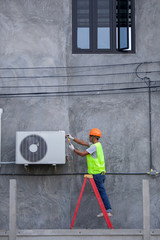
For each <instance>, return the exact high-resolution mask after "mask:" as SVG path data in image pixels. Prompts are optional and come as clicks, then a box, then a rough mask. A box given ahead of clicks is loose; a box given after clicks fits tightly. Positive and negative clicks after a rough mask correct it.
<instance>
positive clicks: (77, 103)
mask: <svg viewBox="0 0 160 240" xmlns="http://www.w3.org/2000/svg"><path fill="white" fill-rule="evenodd" d="M0 5H1V7H0V67H8V68H11V67H13V68H18V69H14V70H13V69H12V70H9V69H7V70H0V76H3V77H6V76H12V77H13V76H14V77H18V76H35V75H36V76H42V75H43V76H44V75H50V76H55V75H61V76H64V75H66V74H67V75H68V77H67V78H66V77H57V78H55V77H51V78H37V79H35V78H34V79H33V78H27V79H25V78H24V79H23V78H22V79H19V78H10V79H6V78H1V79H0V81H1V86H3V87H4V86H20V85H32V86H42V85H51V84H52V85H53V84H54V85H56V84H65V85H68V87H67V88H66V87H64V88H60V87H59V88H53V89H51V88H50V90H51V91H52V90H53V91H62V90H63V91H66V90H86V89H88V90H90V89H91V87H90V86H88V87H87V88H86V87H85V88H84V87H82V88H78V87H76V88H71V87H69V85H71V84H79V83H81V84H91V83H106V82H111V83H117V85H116V87H118V88H119V87H121V85H120V83H122V82H130V84H126V85H123V86H125V87H126V86H129V87H132V86H137V85H136V84H137V83H138V82H139V81H141V80H140V79H139V78H138V77H137V76H136V74H130V75H128V74H124V75H120V74H117V75H114V76H113V75H112V76H111V75H108V76H104V77H91V76H90V77H89V76H88V77H74V78H73V77H70V75H73V74H84V75H88V74H92V75H97V74H109V73H113V72H114V73H119V72H128V71H130V72H131V71H132V72H135V70H136V67H137V65H134V64H133V65H121V66H113V67H105V68H101V69H97V68H80V69H79V68H76V69H75V68H74V69H73V68H64V69H59V68H56V67H59V66H63V67H69V66H84V65H86V66H95V65H109V64H113V65H114V64H122V63H123V64H126V63H131V62H132V63H135V62H144V61H156V60H159V59H160V52H159V38H160V33H159V31H158V29H159V11H160V4H159V0H153V1H149V0H141V1H136V9H135V12H136V53H135V54H125V55H124V54H116V55H115V54H109V55H108V54H92V55H89V54H78V55H76V54H72V49H71V48H72V25H71V13H72V11H71V0H45V1H44V0H40V1H38V0H35V1H31V0H27V1H26V0H21V1H20V0H12V1H9V0H0ZM37 66H41V67H55V68H51V69H21V68H24V67H26V68H33V67H37ZM138 70H139V71H146V70H147V71H149V70H150V71H154V70H155V71H157V70H159V63H157V64H145V65H141V66H140V67H139V69H138ZM140 76H141V77H145V76H144V75H143V74H141V75H140ZM146 76H147V77H150V79H151V80H152V81H154V80H159V74H158V73H154V74H153V73H152V74H147V75H146ZM133 83H134V84H133ZM138 86H146V85H145V83H142V84H141V85H139V83H138ZM92 88H93V87H92ZM99 88H101V89H104V88H105V87H104V86H103V87H99ZM94 89H97V87H94ZM45 90H46V88H42V91H45ZM47 90H48V88H47ZM24 91H25V92H34V91H35V92H37V91H40V90H39V88H38V87H35V88H27V89H26V88H25V89H19V88H17V89H16V88H15V89H13V88H11V89H4V88H3V89H0V93H17V92H19V93H21V92H24ZM159 98H160V96H159V92H158V91H157V92H154V93H152V137H153V166H154V168H155V169H157V170H160V168H159V142H160V141H159V136H160V134H159V133H160V128H159V119H160V110H159V100H160V99H159ZM0 107H1V108H3V110H4V113H3V115H2V161H4V162H7V161H11V162H13V161H15V134H16V131H32V130H33V131H34V130H41V131H50V130H52V131H54V130H56V131H57V130H65V131H66V132H68V131H69V132H70V133H71V134H72V135H73V136H76V137H78V138H82V139H84V140H88V133H89V131H90V129H91V128H93V127H97V128H100V129H101V130H102V139H101V142H102V144H103V148H104V154H105V159H106V165H107V171H108V172H127V173H128V172H147V171H150V163H149V160H150V158H149V118H148V116H149V113H148V92H146V93H135V92H133V93H130V94H118V95H117V94H116V95H114V94H110V95H100V94H92V95H87V96H70V97H67V96H56V97H15V98H11V97H6V98H0ZM79 149H84V148H82V147H79ZM86 171H87V168H86V160H85V159H82V158H80V157H77V156H70V157H69V161H68V162H67V163H66V165H64V166H57V167H56V168H53V167H50V166H32V167H30V168H29V173H31V174H48V176H39V177H37V176H27V174H28V173H27V172H26V170H25V169H24V167H23V166H16V165H3V166H2V167H1V169H0V174H24V175H21V176H18V175H16V176H15V178H16V179H17V191H18V193H17V194H18V203H17V206H18V213H17V225H18V228H19V229H32V228H35V229H45V228H49V229H58V228H60V229H61V228H62V229H63V228H69V226H70V221H71V218H72V216H73V213H74V210H75V207H76V203H77V199H78V196H79V193H80V190H81V187H82V183H83V176H82V175H81V174H78V175H65V174H66V173H83V172H86ZM59 173H61V174H62V173H63V174H64V175H60V176H51V174H59ZM11 177H13V176H10V175H3V176H2V175H1V176H0V178H1V180H0V193H1V194H0V202H1V206H0V215H1V220H0V229H8V218H9V213H8V201H9V196H8V192H9V179H10V178H11ZM143 178H149V176H146V177H145V176H139V175H133V176H126V175H108V176H107V180H106V183H105V187H106V189H107V193H108V195H109V199H110V201H111V204H112V208H113V214H114V217H113V218H112V223H113V226H114V227H115V228H122V229H124V228H133V229H141V228H142V191H141V189H142V186H141V182H142V179H143ZM150 186H151V228H159V221H160V217H159V214H158V212H159V211H158V209H159V208H160V202H159V191H158V189H159V178H158V177H157V178H150ZM99 211H100V208H99V206H98V203H97V202H96V199H95V196H94V194H93V192H92V189H91V187H90V185H89V184H87V186H86V189H85V192H84V196H83V198H82V202H81V205H80V209H79V212H78V216H77V219H76V222H75V228H97V229H98V228H106V223H105V221H104V219H97V218H96V214H97V213H99Z"/></svg>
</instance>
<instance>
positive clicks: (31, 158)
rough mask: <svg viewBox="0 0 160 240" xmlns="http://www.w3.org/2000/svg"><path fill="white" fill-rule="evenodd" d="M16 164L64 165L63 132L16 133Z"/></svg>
mask: <svg viewBox="0 0 160 240" xmlns="http://www.w3.org/2000/svg"><path fill="white" fill-rule="evenodd" d="M16 164H65V132H64V131H47V132H44V131H33V132H17V133H16Z"/></svg>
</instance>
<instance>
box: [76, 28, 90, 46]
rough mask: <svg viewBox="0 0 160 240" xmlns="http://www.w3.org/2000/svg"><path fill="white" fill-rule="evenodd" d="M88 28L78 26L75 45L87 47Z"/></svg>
mask: <svg viewBox="0 0 160 240" xmlns="http://www.w3.org/2000/svg"><path fill="white" fill-rule="evenodd" d="M89 42H90V41H89V28H82V27H81V28H78V31H77V47H78V48H81V49H89V48H90V45H89Z"/></svg>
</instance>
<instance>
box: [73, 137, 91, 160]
mask: <svg viewBox="0 0 160 240" xmlns="http://www.w3.org/2000/svg"><path fill="white" fill-rule="evenodd" d="M73 141H75V142H76V143H78V144H80V145H83V146H87V147H89V143H88V142H85V141H83V140H81V139H78V138H74V139H73ZM87 154H88V153H87ZM87 154H86V155H87ZM84 156H85V155H84Z"/></svg>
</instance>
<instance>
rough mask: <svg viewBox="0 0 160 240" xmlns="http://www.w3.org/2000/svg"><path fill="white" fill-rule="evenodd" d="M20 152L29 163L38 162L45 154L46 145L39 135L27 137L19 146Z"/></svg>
mask: <svg viewBox="0 0 160 240" xmlns="http://www.w3.org/2000/svg"><path fill="white" fill-rule="evenodd" d="M20 152H21V154H22V156H23V157H24V159H26V160H27V161H29V162H38V161H40V160H41V159H43V158H44V156H45V155H46V153H47V144H46V142H45V140H44V139H43V138H42V137H40V136H39V135H35V134H33V135H29V136H27V137H26V138H24V139H23V140H22V142H21V144H20Z"/></svg>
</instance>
